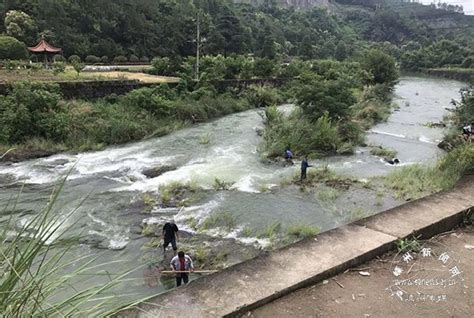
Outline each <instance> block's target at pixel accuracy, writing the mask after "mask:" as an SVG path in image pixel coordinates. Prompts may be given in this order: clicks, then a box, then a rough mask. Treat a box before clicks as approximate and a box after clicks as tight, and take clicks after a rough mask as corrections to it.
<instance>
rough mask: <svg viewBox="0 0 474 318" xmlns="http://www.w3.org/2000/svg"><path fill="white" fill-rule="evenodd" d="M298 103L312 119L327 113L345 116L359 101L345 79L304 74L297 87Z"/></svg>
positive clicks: (338, 116)
mask: <svg viewBox="0 0 474 318" xmlns="http://www.w3.org/2000/svg"><path fill="white" fill-rule="evenodd" d="M295 91H296V92H295V97H296V103H297V105H298V106H300V107H301V108H302V109H303V112H304V113H305V116H307V117H308V118H309V119H310V120H315V119H318V118H320V117H321V116H322V115H323V114H325V113H327V114H328V115H329V117H331V118H344V117H346V116H347V115H348V114H349V107H350V106H352V105H353V104H355V103H356V102H357V100H356V98H355V97H354V95H353V93H352V90H351V85H350V84H349V83H348V82H346V81H343V80H328V81H323V80H321V78H320V77H319V76H315V75H307V76H304V77H303V78H302V79H301V81H300V85H299V86H298V87H297V88H296V89H295Z"/></svg>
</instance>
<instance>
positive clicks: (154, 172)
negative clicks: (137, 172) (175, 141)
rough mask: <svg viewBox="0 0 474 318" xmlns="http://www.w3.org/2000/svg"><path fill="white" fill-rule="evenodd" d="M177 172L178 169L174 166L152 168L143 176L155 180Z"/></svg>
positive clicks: (145, 171) (144, 172)
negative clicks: (170, 172) (169, 172)
mask: <svg viewBox="0 0 474 318" xmlns="http://www.w3.org/2000/svg"><path fill="white" fill-rule="evenodd" d="M173 170H176V167H173V166H159V167H155V168H151V169H148V170H144V171H143V172H142V174H143V175H144V176H145V177H147V178H148V179H153V178H156V177H159V176H161V175H162V174H164V173H166V172H168V171H173Z"/></svg>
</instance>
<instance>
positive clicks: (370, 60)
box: [362, 49, 399, 85]
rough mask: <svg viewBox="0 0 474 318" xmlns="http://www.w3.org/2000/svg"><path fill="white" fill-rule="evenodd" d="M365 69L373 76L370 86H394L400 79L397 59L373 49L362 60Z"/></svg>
mask: <svg viewBox="0 0 474 318" xmlns="http://www.w3.org/2000/svg"><path fill="white" fill-rule="evenodd" d="M362 65H363V67H364V69H365V70H366V71H367V72H368V73H369V74H371V75H372V79H371V80H369V84H388V85H394V84H395V82H396V81H397V79H398V76H399V74H398V70H397V65H396V62H395V59H394V58H393V57H391V56H390V55H388V54H385V53H383V52H382V51H380V50H377V49H372V50H370V51H369V52H367V53H366V54H365V56H364V58H363V59H362Z"/></svg>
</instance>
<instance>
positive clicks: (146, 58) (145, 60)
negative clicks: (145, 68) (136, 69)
mask: <svg viewBox="0 0 474 318" xmlns="http://www.w3.org/2000/svg"><path fill="white" fill-rule="evenodd" d="M140 62H142V63H149V62H150V59H149V58H148V57H146V56H142V57H141V58H140Z"/></svg>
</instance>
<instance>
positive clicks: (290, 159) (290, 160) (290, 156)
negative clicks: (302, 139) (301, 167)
mask: <svg viewBox="0 0 474 318" xmlns="http://www.w3.org/2000/svg"><path fill="white" fill-rule="evenodd" d="M285 160H286V162H287V163H289V164H290V165H292V164H293V152H292V151H291V150H290V148H287V149H286V150H285Z"/></svg>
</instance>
